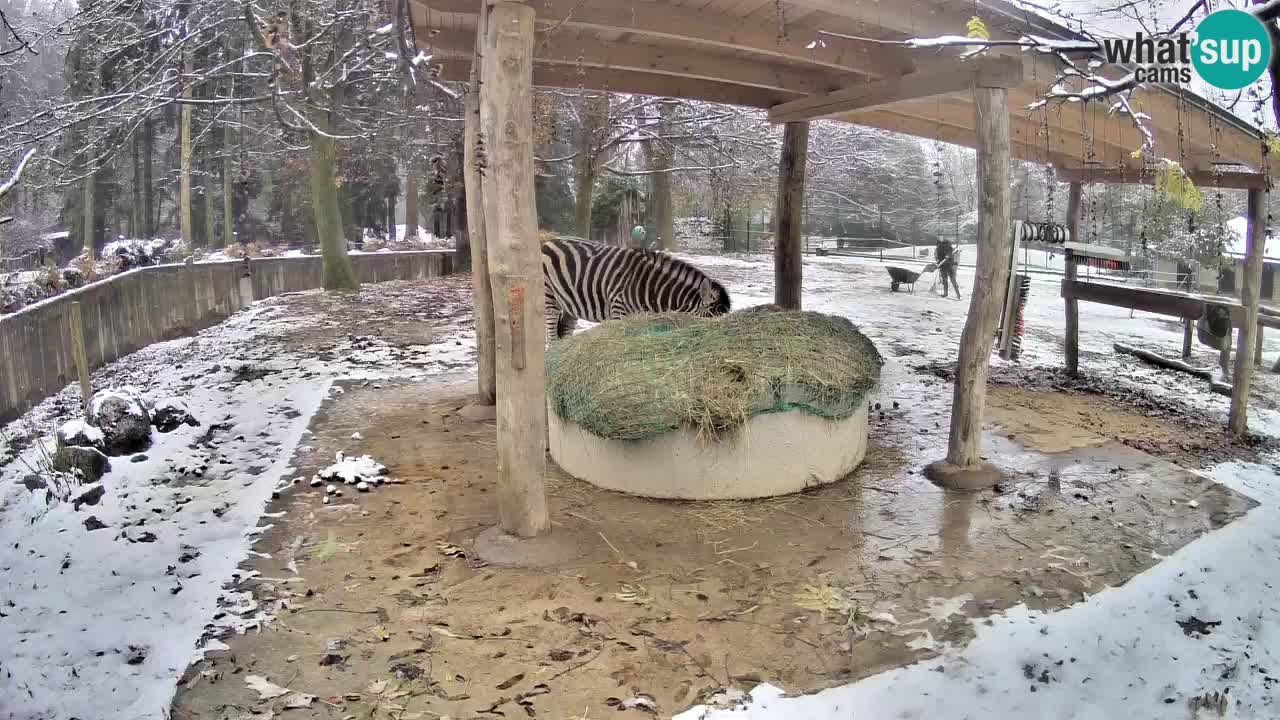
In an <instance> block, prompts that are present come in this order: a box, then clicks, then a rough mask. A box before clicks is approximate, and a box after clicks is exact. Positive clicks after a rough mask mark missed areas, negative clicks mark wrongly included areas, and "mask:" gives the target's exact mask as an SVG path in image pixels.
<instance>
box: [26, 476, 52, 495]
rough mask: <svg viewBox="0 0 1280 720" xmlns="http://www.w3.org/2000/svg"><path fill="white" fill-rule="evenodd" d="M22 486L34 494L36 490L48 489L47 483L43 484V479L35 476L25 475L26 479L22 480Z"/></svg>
mask: <svg viewBox="0 0 1280 720" xmlns="http://www.w3.org/2000/svg"><path fill="white" fill-rule="evenodd" d="M22 484H23V485H25V486H26V488H27V489H28V490H30V491H31V492H35V491H37V490H46V489H48V487H49V483H47V482H45V481H44V478H42V477H40V476H39V475H35V474H31V475H27V476H26V477H24V478H22Z"/></svg>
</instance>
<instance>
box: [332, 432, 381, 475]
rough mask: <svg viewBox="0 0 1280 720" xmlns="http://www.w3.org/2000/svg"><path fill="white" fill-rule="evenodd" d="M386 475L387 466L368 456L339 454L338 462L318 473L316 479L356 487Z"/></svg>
mask: <svg viewBox="0 0 1280 720" xmlns="http://www.w3.org/2000/svg"><path fill="white" fill-rule="evenodd" d="M357 434H359V433H357ZM386 474H387V466H386V465H383V464H382V463H380V462H378V461H377V460H374V459H373V458H372V457H370V456H368V455H361V456H360V457H346V456H345V455H343V454H342V453H338V454H337V459H336V462H334V463H333V464H332V465H330V466H328V467H326V468H324V469H323V470H321V471H320V472H318V473H316V477H318V478H320V479H322V480H341V481H342V482H344V483H346V484H347V485H355V484H357V483H360V482H364V481H369V482H372V481H373V480H374V478H377V477H379V476H381V475H386Z"/></svg>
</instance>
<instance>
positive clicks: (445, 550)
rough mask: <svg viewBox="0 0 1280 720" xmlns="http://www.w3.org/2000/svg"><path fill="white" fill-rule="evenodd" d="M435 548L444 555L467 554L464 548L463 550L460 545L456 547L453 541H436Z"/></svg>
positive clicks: (461, 555) (460, 556)
mask: <svg viewBox="0 0 1280 720" xmlns="http://www.w3.org/2000/svg"><path fill="white" fill-rule="evenodd" d="M436 550H439V551H440V554H441V555H444V556H445V557H452V558H465V557H466V556H467V551H466V550H463V549H462V548H461V547H458V546H457V545H454V544H453V543H447V542H445V541H443V540H437V541H436Z"/></svg>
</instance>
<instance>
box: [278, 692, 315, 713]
mask: <svg viewBox="0 0 1280 720" xmlns="http://www.w3.org/2000/svg"><path fill="white" fill-rule="evenodd" d="M315 701H316V696H315V695H308V694H306V693H300V692H290V693H289V695H288V696H287V697H286V698H285V699H284V709H285V710H298V709H300V708H305V707H311V704H312V703H314V702H315Z"/></svg>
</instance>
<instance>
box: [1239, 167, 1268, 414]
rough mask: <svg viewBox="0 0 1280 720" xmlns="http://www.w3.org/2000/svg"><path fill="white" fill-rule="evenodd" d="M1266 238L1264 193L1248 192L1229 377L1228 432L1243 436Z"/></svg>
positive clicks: (1256, 331) (1251, 375) (1251, 379)
mask: <svg viewBox="0 0 1280 720" xmlns="http://www.w3.org/2000/svg"><path fill="white" fill-rule="evenodd" d="M1266 241H1267V209H1266V196H1265V195H1264V193H1263V191H1262V190H1250V191H1249V239H1248V247H1247V249H1246V252H1245V260H1244V268H1243V270H1244V272H1243V273H1241V274H1242V275H1243V276H1244V277H1243V279H1242V282H1241V285H1240V302H1241V304H1243V305H1244V319H1243V324H1242V325H1241V327H1240V331H1239V344H1238V345H1237V346H1236V367H1235V377H1233V378H1232V380H1231V416H1230V428H1231V434H1232V435H1234V436H1236V437H1237V438H1241V439H1243V438H1244V437H1245V436H1246V435H1247V434H1248V432H1249V385H1250V383H1251V382H1252V381H1253V360H1254V357H1253V356H1254V342H1255V338H1256V337H1257V335H1256V334H1257V333H1258V295H1259V294H1260V290H1261V288H1262V255H1263V249H1264V248H1263V246H1264V244H1265V243H1266Z"/></svg>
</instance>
